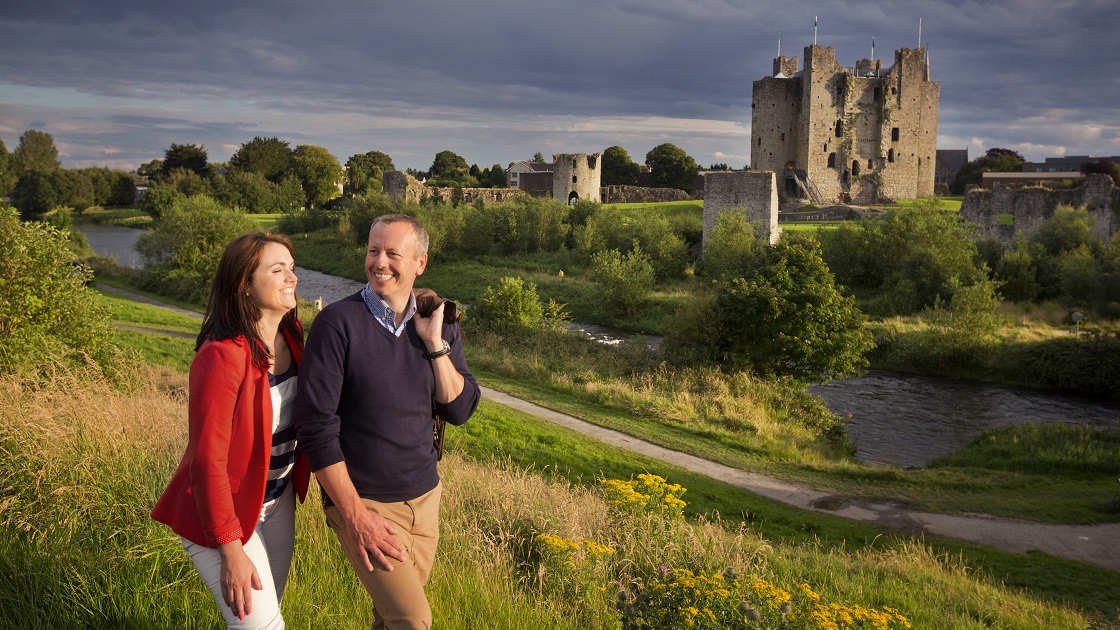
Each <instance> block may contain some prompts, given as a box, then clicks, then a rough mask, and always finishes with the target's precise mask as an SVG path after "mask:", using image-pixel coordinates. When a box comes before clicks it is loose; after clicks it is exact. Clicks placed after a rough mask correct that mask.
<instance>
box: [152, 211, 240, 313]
mask: <svg viewBox="0 0 1120 630" xmlns="http://www.w3.org/2000/svg"><path fill="white" fill-rule="evenodd" d="M256 229H257V228H256V225H255V224H254V223H253V222H252V221H251V220H249V219H248V218H247V217H245V215H243V214H241V213H240V212H237V211H235V210H231V209H230V208H226V207H224V206H222V205H221V204H220V203H218V202H217V201H214V200H213V199H211V198H210V197H207V196H205V195H199V196H196V197H189V198H184V199H179V200H177V201H176V202H175V204H174V205H172V206H171V208H170V209H168V210H167V212H165V213H164V215H163V216H162V217H161V218H160V220H159V221H157V222H156V223H155V226H154V227H153V228H152V229H151V230H149V231H148V232H145V233H144V234H142V235H141V236H140V238H139V239H138V240H137V241H136V251H137V252H139V253H140V257H141V258H142V259H143V260H144V266H145V267H146V270H145V273H144V284H145V285H146V287H147V288H149V289H151V290H152V291H156V292H157V293H161V294H164V295H169V296H171V297H175V298H179V299H183V300H188V301H191V302H201V301H202V300H203V299H204V298H205V296H206V294H207V293H208V292H209V290H210V282H211V281H212V280H213V278H214V272H215V270H216V269H217V268H218V259H219V258H220V257H221V255H222V250H224V249H225V246H226V245H227V244H229V242H230V241H232V240H233V239H234V238H236V237H238V236H240V235H242V234H245V233H246V232H253V231H255V230H256Z"/></svg>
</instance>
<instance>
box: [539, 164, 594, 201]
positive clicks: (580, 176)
mask: <svg viewBox="0 0 1120 630" xmlns="http://www.w3.org/2000/svg"><path fill="white" fill-rule="evenodd" d="M602 177H603V160H602V159H600V156H599V154H598V153H593V154H591V155H586V154H583V153H558V154H556V155H553V156H552V198H553V199H558V200H560V201H563V202H564V203H567V204H573V203H575V202H577V201H599V199H600V197H599V186H600V182H601V181H602Z"/></svg>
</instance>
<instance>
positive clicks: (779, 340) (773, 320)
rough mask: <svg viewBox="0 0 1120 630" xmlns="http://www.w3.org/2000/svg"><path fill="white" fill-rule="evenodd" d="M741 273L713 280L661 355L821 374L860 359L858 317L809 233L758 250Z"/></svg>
mask: <svg viewBox="0 0 1120 630" xmlns="http://www.w3.org/2000/svg"><path fill="white" fill-rule="evenodd" d="M764 252H765V255H764V257H763V260H762V261H761V263H760V264H759V265H758V266H757V268H756V269H755V270H753V271H751V272H749V273H748V275H747V277H744V278H731V279H724V280H720V281H717V282H716V284H715V285H714V290H713V291H712V293H710V294H709V295H708V296H706V297H702V298H701V299H700V301H699V302H698V303H696V304H692V305H690V306H689V311H688V314H687V316H686V317H682V318H681V321H682V325H681V326H679V327H676V328H674V329H673V330H672V331H671V332H670V334H669V335H668V336H667V337H666V339H665V352H666V354H667V356H669V357H671V358H673V359H674V360H675V361H677V362H681V363H685V364H688V363H692V362H695V361H699V362H701V363H709V364H716V365H720V366H721V367H722V368H723V369H725V370H731V371H735V370H749V371H751V372H754V373H755V374H759V375H763V376H770V375H780V376H789V377H792V378H793V379H795V380H798V381H806V382H807V381H827V380H828V379H830V378H837V377H841V376H845V375H848V374H851V373H853V372H854V371H856V370H857V369H859V368H861V367H864V366H866V365H867V360H866V359H865V358H864V354H865V353H866V352H867V351H868V350H870V349H871V348H872V347H873V345H874V344H873V342H872V339H871V334H870V333H869V332H868V331H867V330H866V329H865V328H864V322H865V321H866V317H865V316H864V315H863V313H861V312H860V311H859V310H858V309H856V307H855V300H854V298H851V297H845V296H844V295H842V294H841V293H840V291H839V290H838V289H837V288H836V284H835V281H834V279H833V278H832V274H830V273H829V271H828V268H827V267H825V265H824V261H823V260H822V259H821V256H820V249H819V246H818V245H817V243H816V241H814V240H811V239H809V240H804V241H802V242H790V241H787V240H785V239H783V240H782V241H779V242H778V244H777V245H775V246H773V247H769V248H767V249H765V250H764Z"/></svg>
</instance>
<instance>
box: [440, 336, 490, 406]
mask: <svg viewBox="0 0 1120 630" xmlns="http://www.w3.org/2000/svg"><path fill="white" fill-rule="evenodd" d="M443 338H444V339H447V340H448V345H450V346H451V362H452V363H454V364H455V369H456V371H458V372H459V374H462V375H463V391H462V392H461V393H460V394H459V396H458V397H456V398H455V400H452V401H450V402H447V403H438V402H437V403H436V413H438V414H439V416H440V417H441V418H443V419H444V420H445V421H447V422H448V423H450V424H454V425H456V426H458V425H462V424H464V423H466V421H467V420H468V419H469V418H470V417H471V415H473V414H474V411H475V409H477V408H478V400H479V398H481V396H482V392H481V390H480V389H479V387H478V381H477V380H475V378H474V374H471V370H470V368H468V367H467V358H466V356H465V355H464V354H463V335H462V332H461V331H460V330H459V325H458V324H451V325H444V327H443Z"/></svg>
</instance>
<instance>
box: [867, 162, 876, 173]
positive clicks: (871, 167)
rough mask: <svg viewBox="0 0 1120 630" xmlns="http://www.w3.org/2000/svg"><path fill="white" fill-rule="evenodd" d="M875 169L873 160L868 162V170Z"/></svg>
mask: <svg viewBox="0 0 1120 630" xmlns="http://www.w3.org/2000/svg"><path fill="white" fill-rule="evenodd" d="M873 168H875V164H874V163H873V162H872V161H871V160H868V161H867V170H869V171H870V170H871V169H873Z"/></svg>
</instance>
